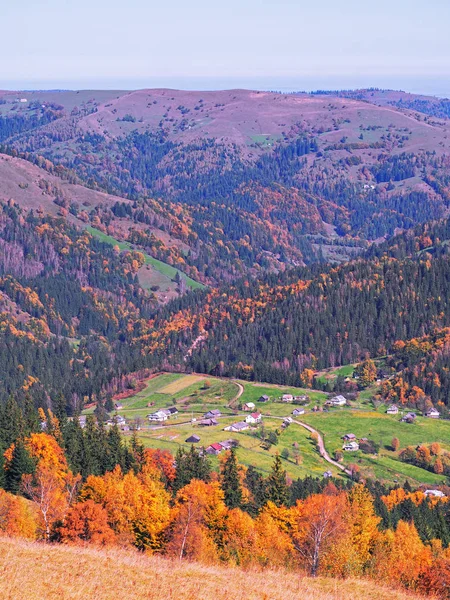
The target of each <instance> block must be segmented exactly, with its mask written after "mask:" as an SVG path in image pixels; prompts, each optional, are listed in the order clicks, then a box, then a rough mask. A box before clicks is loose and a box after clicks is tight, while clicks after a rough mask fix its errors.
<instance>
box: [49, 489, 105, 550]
mask: <svg viewBox="0 0 450 600" xmlns="http://www.w3.org/2000/svg"><path fill="white" fill-rule="evenodd" d="M56 533H57V535H58V537H59V539H60V541H61V542H63V543H70V542H72V543H78V544H79V543H86V542H89V543H92V544H96V545H101V546H104V545H107V544H113V543H114V542H115V539H116V536H115V535H114V531H113V530H112V529H111V527H110V526H109V524H108V514H107V512H106V510H105V509H104V508H103V506H101V505H100V504H96V503H95V502H94V501H93V500H87V501H86V502H78V503H77V504H74V505H73V506H72V507H71V508H69V510H68V511H67V515H66V518H65V519H64V523H63V525H61V526H60V527H59V528H58V529H57V532H56Z"/></svg>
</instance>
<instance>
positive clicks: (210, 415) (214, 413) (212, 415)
mask: <svg viewBox="0 0 450 600" xmlns="http://www.w3.org/2000/svg"><path fill="white" fill-rule="evenodd" d="M221 415H222V413H221V412H220V410H219V409H218V408H214V409H213V410H209V411H208V412H207V413H205V414H204V415H203V418H204V419H217V417H220V416H221Z"/></svg>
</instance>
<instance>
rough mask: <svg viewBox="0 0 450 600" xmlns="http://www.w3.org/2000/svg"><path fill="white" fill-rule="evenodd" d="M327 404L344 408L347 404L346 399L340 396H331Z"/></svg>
mask: <svg viewBox="0 0 450 600" xmlns="http://www.w3.org/2000/svg"><path fill="white" fill-rule="evenodd" d="M329 403H330V404H331V406H345V405H346V404H347V398H345V397H344V396H341V395H339V396H333V398H330V400H329Z"/></svg>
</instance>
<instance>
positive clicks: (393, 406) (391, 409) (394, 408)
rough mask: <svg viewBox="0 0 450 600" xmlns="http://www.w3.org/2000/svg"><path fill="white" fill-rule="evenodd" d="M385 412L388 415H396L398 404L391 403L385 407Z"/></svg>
mask: <svg viewBox="0 0 450 600" xmlns="http://www.w3.org/2000/svg"><path fill="white" fill-rule="evenodd" d="M386 413H387V414H388V415H397V414H398V406H397V405H396V404H391V406H389V408H388V409H387V411H386Z"/></svg>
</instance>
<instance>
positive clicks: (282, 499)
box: [267, 454, 289, 506]
mask: <svg viewBox="0 0 450 600" xmlns="http://www.w3.org/2000/svg"><path fill="white" fill-rule="evenodd" d="M288 498H289V490H288V486H287V484H286V471H285V470H284V469H283V466H282V464H281V458H280V456H279V454H277V455H276V456H275V460H274V463H273V465H272V470H271V472H270V475H269V477H268V478H267V500H270V501H271V502H273V503H274V504H276V505H277V506H282V505H283V504H287V502H288Z"/></svg>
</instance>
